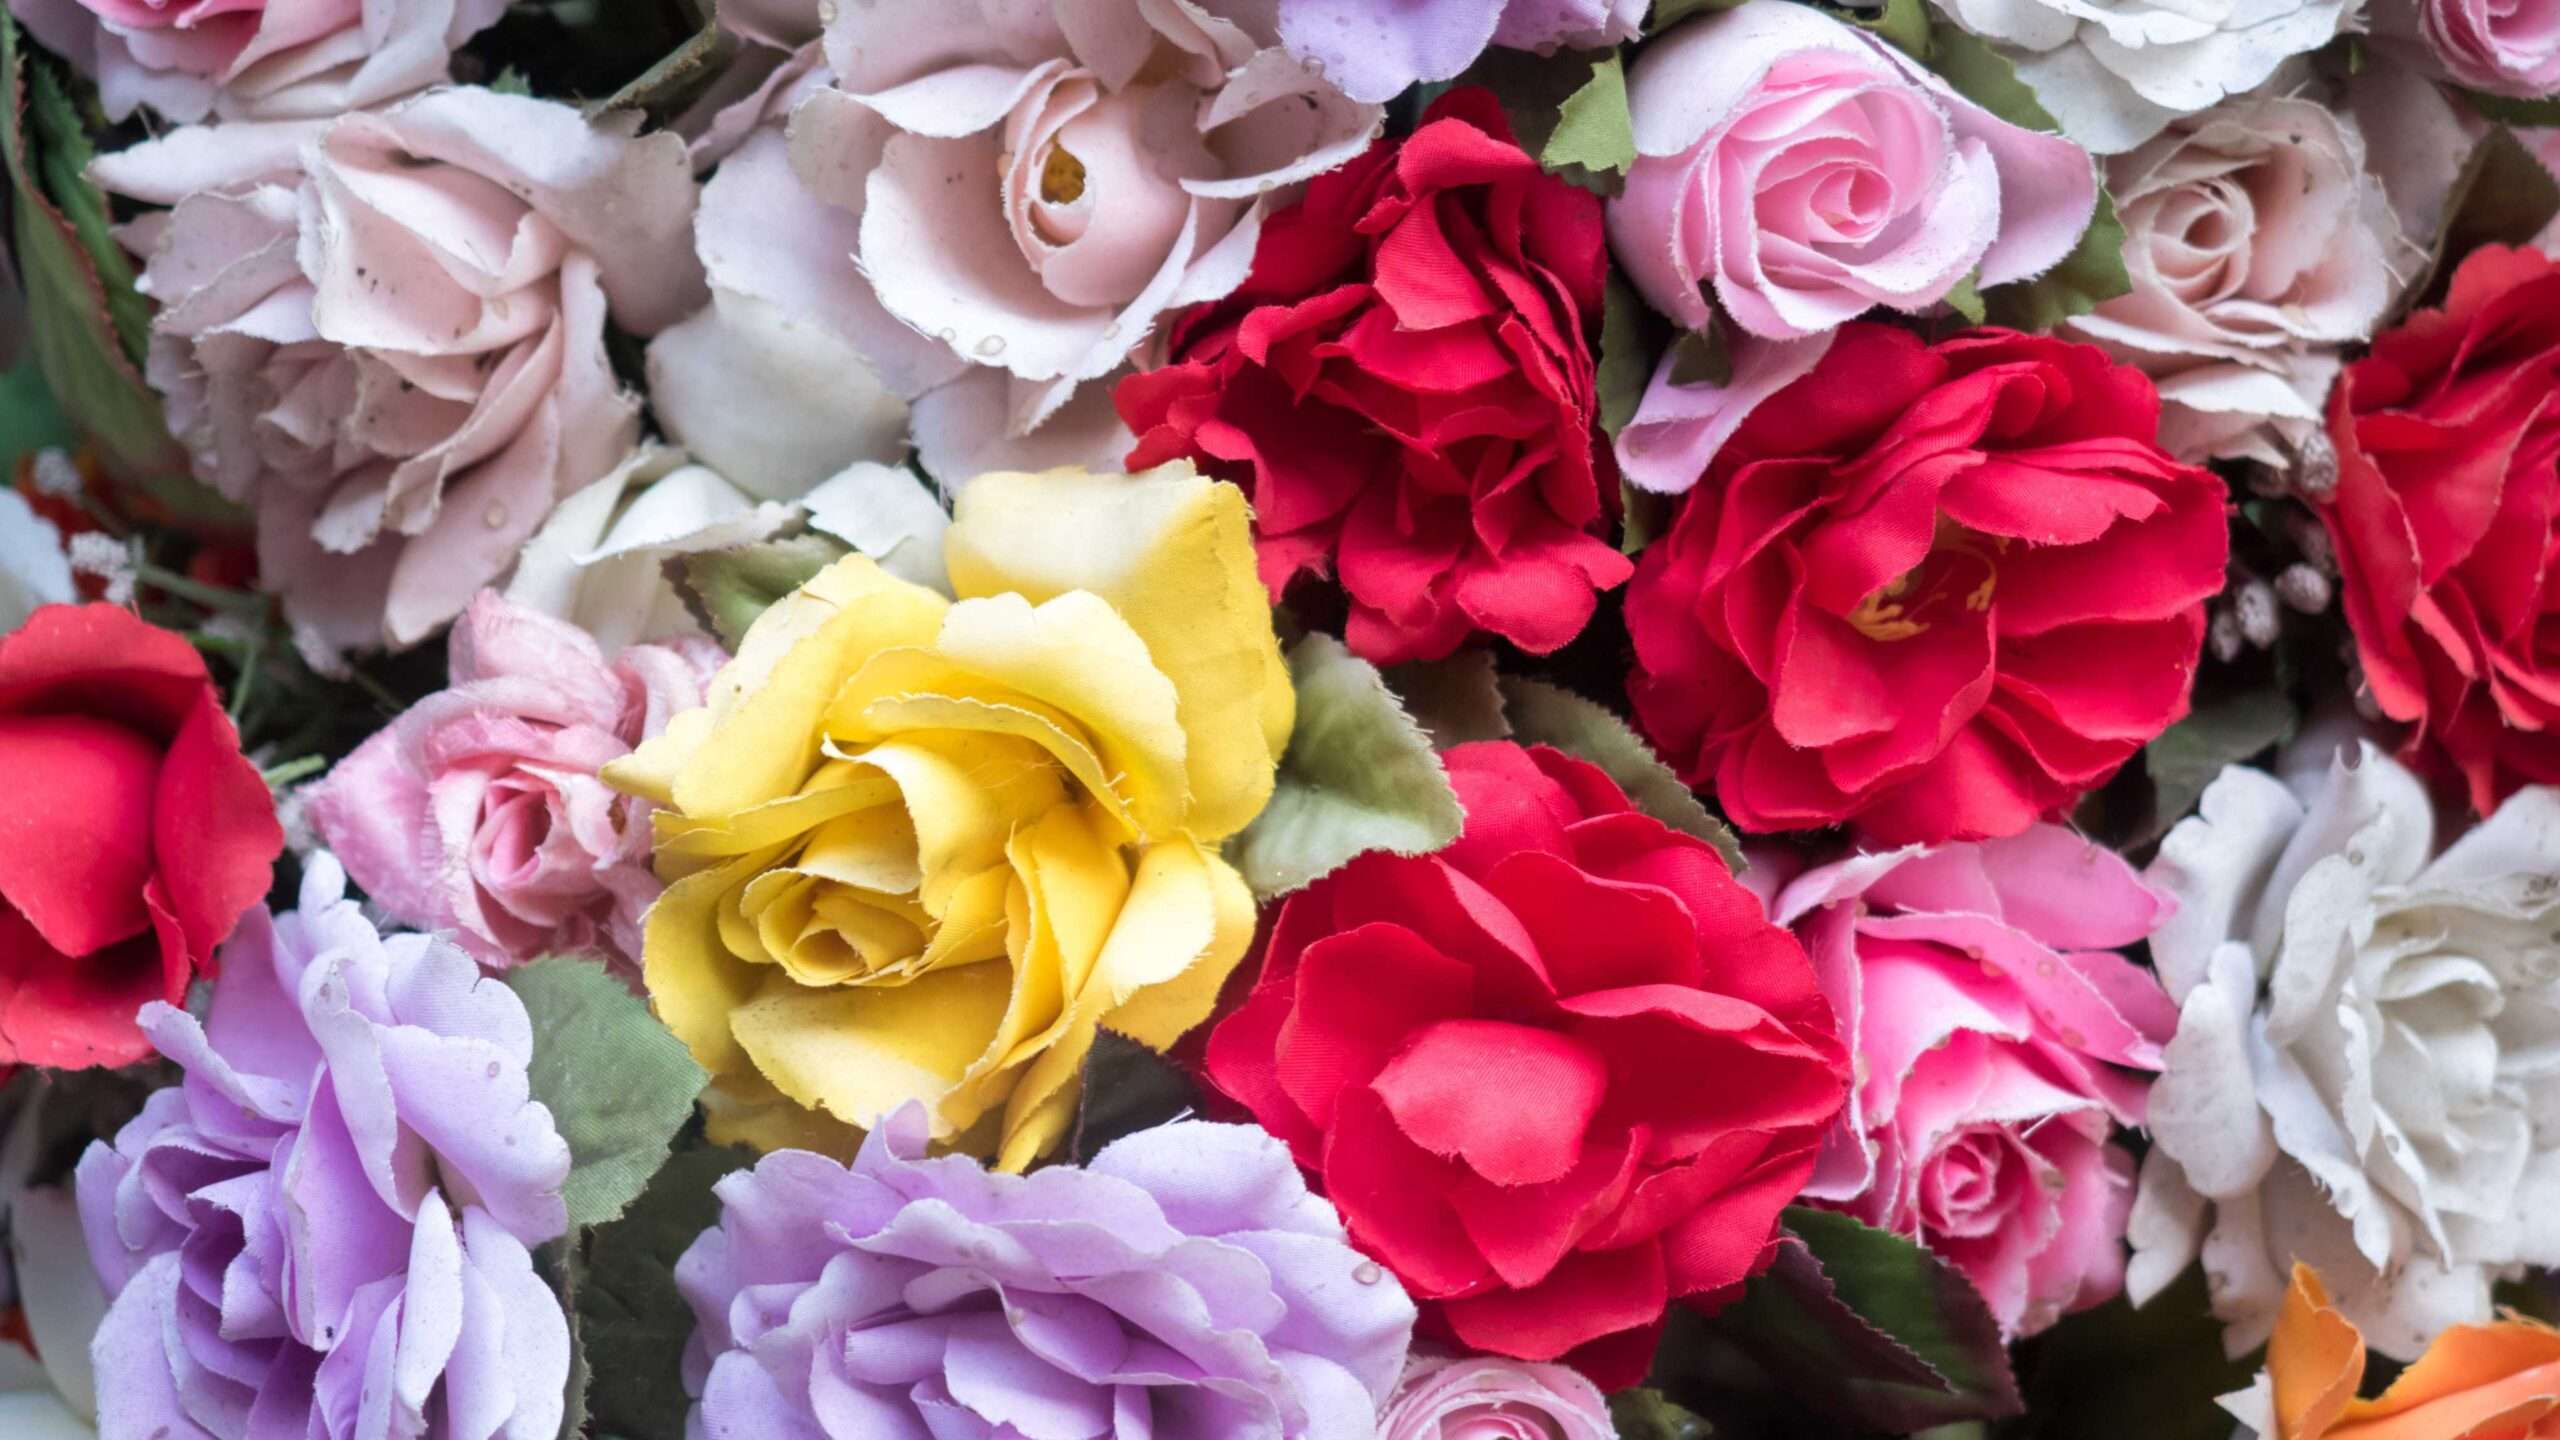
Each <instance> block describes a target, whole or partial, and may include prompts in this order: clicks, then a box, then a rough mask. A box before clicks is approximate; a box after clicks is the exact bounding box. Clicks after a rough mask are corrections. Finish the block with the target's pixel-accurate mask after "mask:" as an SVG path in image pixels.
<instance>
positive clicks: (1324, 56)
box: [1279, 0, 1652, 102]
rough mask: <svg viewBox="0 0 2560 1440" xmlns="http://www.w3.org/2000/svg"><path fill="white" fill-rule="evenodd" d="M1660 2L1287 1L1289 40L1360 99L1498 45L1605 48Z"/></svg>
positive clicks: (1443, 73)
mask: <svg viewBox="0 0 2560 1440" xmlns="http://www.w3.org/2000/svg"><path fill="white" fill-rule="evenodd" d="M1651 8H1652V0H1407V3H1398V4H1392V5H1378V4H1373V3H1370V0H1279V21H1280V43H1281V44H1283V45H1285V46H1287V47H1288V48H1289V52H1290V53H1291V54H1293V55H1297V56H1300V57H1302V58H1304V59H1305V60H1307V61H1308V62H1309V63H1310V64H1312V65H1314V66H1316V67H1317V68H1318V69H1320V70H1321V71H1322V72H1323V74H1324V75H1325V77H1326V78H1327V79H1329V80H1331V81H1333V83H1335V84H1336V85H1339V86H1341V87H1342V91H1343V93H1344V94H1346V95H1349V96H1350V97H1351V98H1352V99H1354V100H1369V101H1380V102H1383V101H1387V100H1393V99H1394V98H1396V96H1398V95H1399V94H1402V93H1403V92H1404V91H1405V90H1406V89H1407V88H1408V87H1410V86H1412V85H1414V84H1415V83H1416V82H1419V81H1426V80H1446V79H1448V78H1450V77H1451V76H1453V75H1456V74H1457V73H1458V72H1459V71H1461V70H1464V69H1466V68H1467V66H1468V65H1469V64H1470V63H1472V62H1473V61H1474V60H1475V58H1476V57H1477V56H1479V55H1481V54H1483V53H1484V52H1485V50H1486V49H1488V48H1489V47H1492V46H1496V45H1499V46H1502V47H1503V48H1504V49H1508V50H1535V51H1537V52H1538V53H1540V54H1542V55H1551V54H1553V53H1555V52H1556V51H1558V50H1561V49H1567V48H1570V49H1575V50H1602V49H1609V48H1613V47H1615V46H1617V45H1620V44H1623V43H1624V42H1626V41H1629V40H1633V39H1635V38H1636V36H1637V34H1638V32H1639V31H1641V30H1642V28H1643V26H1644V19H1645V12H1646V11H1647V10H1649V9H1651Z"/></svg>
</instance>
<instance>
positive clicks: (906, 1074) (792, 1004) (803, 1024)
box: [730, 965, 1011, 1136]
mask: <svg viewBox="0 0 2560 1440" xmlns="http://www.w3.org/2000/svg"><path fill="white" fill-rule="evenodd" d="M767 973H768V976H769V978H768V979H767V980H766V983H765V984H764V986H763V988H762V989H761V990H759V991H758V992H757V994H756V995H755V997H754V998H753V999H751V1000H749V1001H747V1002H746V1003H745V1004H743V1005H741V1006H739V1007H738V1009H737V1011H736V1013H735V1014H734V1015H733V1016H732V1017H731V1019H730V1026H731V1028H732V1030H733V1031H734V1032H735V1033H736V1035H737V1040H738V1044H739V1045H740V1046H742V1047H743V1048H744V1049H745V1051H746V1053H747V1055H748V1057H749V1058H750V1059H752V1060H753V1062H754V1064H755V1068H756V1069H757V1070H759V1071H761V1072H763V1074H764V1077H765V1079H767V1080H769V1081H771V1082H772V1084H773V1086H774V1088H775V1089H777V1090H779V1091H781V1092H782V1093H783V1094H785V1095H787V1096H789V1097H791V1098H792V1099H794V1100H796V1101H798V1102H800V1103H801V1104H803V1105H810V1106H815V1107H817V1108H818V1109H822V1110H824V1111H826V1112H827V1113H828V1114H830V1115H832V1116H834V1117H836V1118H837V1119H839V1120H842V1121H844V1122H845V1123H847V1124H851V1125H861V1126H864V1127H869V1126H871V1125H874V1124H877V1123H878V1122H879V1119H880V1117H881V1116H883V1115H885V1114H887V1113H889V1112H890V1111H891V1110H894V1109H896V1108H897V1107H898V1106H900V1105H902V1104H905V1103H906V1102H907V1101H909V1100H922V1101H924V1102H925V1104H926V1105H927V1106H928V1107H930V1108H931V1109H932V1110H933V1111H934V1133H935V1134H936V1135H940V1136H947V1135H949V1134H950V1133H951V1131H952V1129H953V1128H954V1126H953V1124H952V1122H951V1121H950V1119H949V1118H948V1116H947V1115H946V1113H945V1111H944V1109H943V1102H944V1099H945V1097H947V1096H948V1095H949V1094H950V1092H951V1090H952V1089H953V1087H955V1086H957V1085H958V1084H959V1083H960V1080H961V1077H962V1076H964V1075H965V1074H967V1073H968V1070H969V1067H970V1065H971V1064H972V1063H973V1062H975V1061H976V1060H977V1059H978V1056H979V1054H980V1051H981V1050H982V1049H983V1047H984V1045H985V1042H986V1037H987V1035H988V1033H989V1032H990V1031H992V1030H993V1029H994V1028H995V1024H996V1021H997V1020H998V1018H1000V1017H1001V1016H1002V1015H1003V1014H1004V1006H1005V997H1006V992H1007V991H1008V989H1009V988H1010V982H1011V977H1010V976H1009V975H1008V974H1006V970H1005V967H1004V966H1002V965H963V966H960V967H958V968H956V969H949V970H936V971H933V972H931V973H930V974H926V975H920V976H917V977H916V978H915V979H914V980H913V981H911V982H909V983H907V984H905V985H891V986H878V985H846V986H839V987H837V988H835V989H830V990H817V989H811V988H809V987H807V986H804V985H799V984H796V983H794V982H793V981H792V979H791V977H790V976H788V975H785V974H783V973H781V972H779V971H771V972H767Z"/></svg>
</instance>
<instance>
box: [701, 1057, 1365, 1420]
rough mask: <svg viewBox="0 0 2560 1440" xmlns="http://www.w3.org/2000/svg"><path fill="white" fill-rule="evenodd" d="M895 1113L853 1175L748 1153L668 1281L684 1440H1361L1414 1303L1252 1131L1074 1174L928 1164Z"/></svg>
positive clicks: (1153, 1146) (1127, 1149)
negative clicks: (677, 1317) (679, 1296)
mask: <svg viewBox="0 0 2560 1440" xmlns="http://www.w3.org/2000/svg"><path fill="white" fill-rule="evenodd" d="M928 1128H929V1127H928V1125H927V1122H926V1119H925V1115H924V1111H923V1108H922V1107H921V1106H918V1105H915V1104H908V1105H906V1106H903V1107H901V1108H900V1109H898V1110H897V1111H896V1112H895V1113H893V1114H891V1115H890V1116H888V1117H887V1118H886V1119H885V1120H883V1121H882V1122H881V1124H880V1126H879V1127H878V1128H877V1129H875V1130H874V1131H873V1132H872V1134H871V1136H870V1138H869V1139H867V1140H865V1141H864V1142H863V1145H862V1150H861V1153H859V1154H858V1155H856V1156H855V1157H854V1161H853V1164H852V1165H851V1166H846V1165H844V1164H842V1163H840V1162H838V1161H834V1160H829V1159H827V1158H825V1157H823V1156H818V1155H812V1154H809V1153H808V1152H806V1151H800V1150H785V1151H780V1152H778V1153H776V1154H772V1155H768V1156H766V1157H765V1158H764V1159H763V1160H762V1161H761V1162H759V1163H758V1164H757V1165H756V1167H755V1168H754V1169H752V1170H746V1171H740V1172H738V1173H737V1174H734V1175H731V1176H730V1177H729V1178H727V1179H725V1180H723V1181H721V1182H720V1184H719V1187H718V1189H719V1196H720V1223H719V1224H718V1225H717V1226H715V1227H714V1228H712V1229H710V1230H706V1231H704V1232H703V1234H702V1238H700V1239H698V1240H696V1241H695V1242H694V1243H693V1247H692V1248H691V1249H689V1250H687V1251H686V1252H685V1255H684V1258H683V1259H682V1260H680V1261H678V1262H677V1265H676V1283H677V1285H678V1287H679V1288H681V1289H682V1290H683V1292H684V1297H685V1299H686V1301H687V1302H688V1303H690V1304H691V1305H692V1306H693V1313H694V1317H695V1319H696V1321H697V1322H698V1323H697V1325H696V1327H695V1330H694V1332H693V1339H692V1341H691V1342H690V1343H689V1344H688V1345H687V1346H686V1349H685V1386H686V1388H687V1389H688V1390H690V1391H692V1392H693V1393H694V1394H695V1395H697V1396H699V1397H700V1399H701V1404H700V1406H699V1408H698V1409H697V1410H696V1411H695V1415H694V1419H695V1424H696V1428H697V1431H698V1432H699V1433H704V1434H709V1435H715V1436H725V1435H739V1436H748V1435H753V1436H783V1435H793V1436H806V1437H810V1440H878V1437H886V1436H914V1437H917V1440H925V1437H928V1436H940V1435H985V1436H991V1437H992V1436H998V1435H1008V1434H1010V1435H1051V1436H1069V1435H1072V1436H1078V1437H1092V1440H1237V1437H1243V1436H1257V1437H1269V1440H1370V1437H1372V1436H1373V1435H1375V1433H1376V1430H1375V1416H1376V1413H1377V1407H1378V1404H1379V1402H1380V1401H1382V1400H1384V1399H1385V1398H1386V1396H1387V1392H1388V1390H1389V1388H1390V1387H1391V1386H1392V1385H1393V1384H1394V1383H1395V1379H1396V1374H1397V1371H1398V1370H1399V1369H1400V1367H1402V1365H1403V1364H1404V1359H1405V1347H1406V1343H1407V1341H1408V1339H1409V1338H1410V1336H1411V1334H1412V1330H1413V1302H1412V1301H1410V1300H1408V1299H1406V1298H1405V1294H1404V1291H1403V1290H1402V1289H1401V1288H1399V1287H1398V1286H1397V1284H1396V1282H1395V1277H1393V1276H1391V1275H1388V1274H1387V1273H1385V1272H1384V1271H1383V1270H1381V1269H1379V1267H1378V1266H1376V1265H1375V1264H1372V1263H1370V1262H1368V1261H1367V1260H1364V1259H1362V1258H1361V1256H1360V1255H1359V1253H1358V1252H1357V1251H1354V1250H1353V1249H1352V1248H1351V1247H1350V1246H1349V1245H1347V1244H1345V1243H1344V1242H1343V1235H1342V1222H1341V1221H1340V1220H1339V1219H1337V1218H1335V1216H1334V1212H1333V1207H1332V1206H1331V1205H1328V1204H1326V1203H1325V1202H1324V1201H1323V1200H1322V1199H1321V1198H1319V1197H1317V1196H1315V1195H1311V1194H1309V1193H1308V1192H1307V1187H1306V1185H1305V1184H1304V1183H1303V1182H1301V1181H1300V1180H1299V1178H1298V1175H1297V1172H1296V1170H1295V1169H1294V1168H1293V1167H1292V1166H1291V1165H1290V1164H1289V1156H1288V1154H1287V1152H1286V1151H1284V1150H1282V1149H1281V1147H1280V1146H1279V1144H1278V1143H1277V1142H1275V1141H1274V1140H1272V1138H1271V1137H1270V1136H1268V1135H1265V1134H1263V1133H1262V1132H1261V1131H1259V1130H1256V1129H1254V1128H1253V1127H1251V1126H1249V1125H1213V1124H1209V1123H1207V1122H1205V1121H1198V1120H1188V1121H1178V1122H1175V1123H1173V1124H1170V1125H1164V1126H1160V1127H1158V1128H1156V1129H1152V1130H1141V1131H1139V1132H1137V1133H1136V1134H1133V1135H1130V1136H1127V1137H1126V1138H1123V1139H1121V1140H1118V1141H1115V1142H1114V1143H1112V1144H1110V1145H1107V1146H1105V1147H1103V1149H1102V1150H1101V1152H1100V1153H1098V1154H1096V1155H1095V1156H1094V1157H1093V1158H1092V1159H1091V1160H1089V1161H1087V1162H1086V1163H1085V1164H1084V1165H1082V1166H1081V1167H1076V1166H1051V1167H1049V1168H1047V1169H1044V1170H1041V1171H1039V1172H1038V1173H1037V1174H1034V1175H1029V1176H1014V1175H1001V1174H996V1175H991V1174H988V1173H987V1172H986V1171H984V1170H982V1169H980V1168H979V1166H978V1163H977V1162H976V1161H974V1160H971V1159H969V1158H967V1157H966V1156H957V1155H951V1156H943V1157H941V1158H939V1159H927V1158H925V1154H926V1132H927V1130H928Z"/></svg>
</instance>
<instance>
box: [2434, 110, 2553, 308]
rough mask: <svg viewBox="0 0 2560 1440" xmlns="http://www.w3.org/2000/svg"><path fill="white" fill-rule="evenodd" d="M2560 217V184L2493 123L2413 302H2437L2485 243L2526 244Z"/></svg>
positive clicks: (2457, 189)
mask: <svg viewBox="0 0 2560 1440" xmlns="http://www.w3.org/2000/svg"><path fill="white" fill-rule="evenodd" d="M2555 214H2560V181H2555V180H2553V179H2552V176H2551V172H2550V170H2548V169H2547V168H2545V167H2544V166H2543V163H2542V162H2541V161H2540V160H2538V159H2536V158H2534V154H2533V152H2532V151H2530V150H2527V149H2526V148H2525V147H2524V142H2523V141H2521V140H2518V139H2517V138H2516V137H2515V134H2514V132H2512V131H2510V130H2508V129H2507V128H2506V127H2505V126H2503V125H2492V126H2490V127H2489V131H2488V133H2487V134H2486V135H2484V136H2482V137H2481V140H2480V143H2479V144H2478V145H2476V146H2474V147H2472V151H2471V154H2470V157H2469V158H2468V159H2466V160H2465V161H2464V162H2463V165H2462V173H2461V174H2460V175H2459V176H2457V177H2456V178H2455V180H2454V184H2453V194H2452V196H2451V197H2450V198H2449V199H2447V200H2446V201H2445V212H2444V230H2443V233H2442V234H2440V235H2438V236H2437V237H2436V243H2435V245H2434V247H2433V248H2432V249H2431V250H2429V251H2428V259H2427V265H2426V267H2425V269H2424V271H2423V278H2421V279H2419V280H2417V281H2416V282H2414V283H2412V284H2411V285H2410V287H2409V290H2408V294H2407V297H2406V298H2407V299H2408V300H2409V301H2410V302H2411V303H2416V304H2430V303H2433V302H2434V300H2435V298H2436V295H2437V292H2438V291H2439V290H2441V288H2442V287H2443V285H2444V283H2445V281H2446V280H2447V279H2448V278H2449V277H2450V276H2451V274H2452V272H2453V269H2454V267H2455V266H2457V265H2459V264H2460V263H2461V262H2462V258H2463V257H2464V256H2466V255H2469V254H2470V253H2471V252H2472V251H2474V250H2477V249H2479V248H2480V247H2481V246H2483V245H2524V244H2529V243H2531V241H2532V240H2533V237H2534V236H2536V235H2539V234H2541V233H2542V228H2543V227H2544V226H2545V225H2548V224H2550V223H2551V219H2552V217H2553V216H2554V215H2555Z"/></svg>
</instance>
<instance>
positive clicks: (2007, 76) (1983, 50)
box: [1929, 25, 2062, 134]
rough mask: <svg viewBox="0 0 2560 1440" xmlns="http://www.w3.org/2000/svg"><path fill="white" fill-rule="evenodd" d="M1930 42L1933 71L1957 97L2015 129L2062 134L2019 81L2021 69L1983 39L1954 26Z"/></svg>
mask: <svg viewBox="0 0 2560 1440" xmlns="http://www.w3.org/2000/svg"><path fill="white" fill-rule="evenodd" d="M1930 40H1931V44H1930V55H1929V68H1930V69H1932V70H1935V71H1937V72H1938V75H1939V78H1941V79H1943V80H1945V81H1946V82H1947V83H1948V84H1949V85H1952V86H1954V87H1955V91H1956V93H1957V94H1959V95H1962V96H1963V97H1964V98H1966V99H1967V100H1970V101H1972V102H1973V103H1974V104H1976V105H1979V106H1981V107H1982V108H1983V109H1985V110H1988V111H1990V112H1991V113H1992V114H1994V115H1997V116H1999V117H2000V118H2001V119H2003V120H2006V121H2008V122H2009V123H2010V124H2012V125H2023V126H2025V127H2026V128H2028V129H2030V130H2047V131H2051V132H2053V133H2055V134H2060V133H2061V131H2062V127H2061V126H2060V125H2057V124H2055V123H2054V119H2053V114H2052V112H2050V111H2048V110H2046V109H2045V108H2044V106H2043V105H2042V104H2041V103H2039V102H2038V101H2037V99H2036V92H2035V91H2033V90H2031V89H2028V88H2027V82H2026V81H2024V80H2021V79H2019V78H2018V71H2017V67H2016V66H2013V65H2011V64H2010V63H2009V58H2008V57H2007V56H2005V55H2003V54H2001V53H2000V52H1999V51H1997V50H1994V49H1992V48H1991V46H1990V45H1989V44H1987V43H1985V42H1984V41H1983V40H1982V39H1981V37H1979V36H1977V35H1974V34H1973V33H1971V32H1970V31H1967V30H1962V29H1959V28H1957V27H1956V26H1954V25H1940V26H1938V27H1937V28H1936V29H1935V30H1933V31H1932V32H1931V34H1930Z"/></svg>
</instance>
